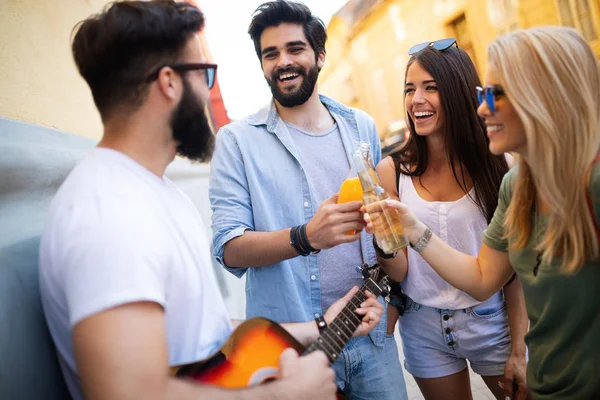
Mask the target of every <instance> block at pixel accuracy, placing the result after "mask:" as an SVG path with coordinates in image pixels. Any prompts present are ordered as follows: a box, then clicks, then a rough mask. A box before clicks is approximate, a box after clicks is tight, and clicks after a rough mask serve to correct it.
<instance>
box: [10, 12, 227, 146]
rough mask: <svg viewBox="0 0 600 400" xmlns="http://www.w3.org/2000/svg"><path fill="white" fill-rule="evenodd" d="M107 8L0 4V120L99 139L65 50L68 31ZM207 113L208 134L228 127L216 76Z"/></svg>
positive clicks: (87, 97)
mask: <svg viewBox="0 0 600 400" xmlns="http://www.w3.org/2000/svg"><path fill="white" fill-rule="evenodd" d="M108 3H109V1H108V0H69V1H34V0H28V1H20V0H19V1H16V0H0V54H1V58H0V117H4V118H9V119H12V120H16V121H20V122H24V123H32V124H36V125H41V126H45V127H50V128H54V129H57V130H59V131H63V132H69V133H74V134H76V135H80V136H85V137H89V138H93V139H100V137H101V136H102V122H101V121H100V116H99V115H98V111H97V110H96V108H95V106H94V102H93V100H92V96H91V94H90V91H89V88H88V86H87V84H86V83H85V81H84V80H83V79H82V78H81V77H80V76H79V73H78V72H77V68H76V67H75V63H74V61H73V56H72V54H71V46H70V44H71V37H72V29H73V27H74V26H75V25H76V24H77V23H78V22H79V21H81V20H83V19H85V18H87V17H89V16H90V15H92V14H94V13H97V12H99V11H100V10H102V9H103V7H105V6H106V4H108ZM198 3H201V2H198ZM199 5H200V6H201V4H199ZM200 36H201V43H202V46H203V48H204V51H205V54H208V57H209V59H210V51H209V50H208V44H207V43H206V40H205V39H204V37H203V35H200ZM208 111H209V113H210V115H211V117H212V118H211V120H212V122H213V125H214V128H219V127H220V126H222V125H224V124H226V123H228V122H229V118H228V117H227V112H226V110H225V106H224V104H223V99H222V97H221V93H220V90H219V86H218V73H217V82H216V83H215V86H214V87H213V89H212V91H211V104H210V105H209V106H208Z"/></svg>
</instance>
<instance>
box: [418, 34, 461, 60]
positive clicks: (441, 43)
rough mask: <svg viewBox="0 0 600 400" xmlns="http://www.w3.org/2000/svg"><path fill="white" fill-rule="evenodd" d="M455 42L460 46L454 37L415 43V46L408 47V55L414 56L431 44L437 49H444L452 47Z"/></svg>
mask: <svg viewBox="0 0 600 400" xmlns="http://www.w3.org/2000/svg"><path fill="white" fill-rule="evenodd" d="M454 44H455V45H456V47H457V48H458V43H457V42H456V39H454V38H448V39H440V40H436V41H435V42H423V43H419V44H415V45H414V46H413V47H411V48H410V49H408V55H409V56H412V55H413V54H416V53H418V52H420V51H422V50H424V49H425V48H427V47H429V46H431V47H433V48H434V49H436V50H439V51H442V50H446V49H448V48H450V47H452V45H454Z"/></svg>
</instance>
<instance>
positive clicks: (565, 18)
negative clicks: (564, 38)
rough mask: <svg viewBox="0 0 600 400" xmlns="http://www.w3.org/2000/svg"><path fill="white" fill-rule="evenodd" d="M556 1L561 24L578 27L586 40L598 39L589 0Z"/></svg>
mask: <svg viewBox="0 0 600 400" xmlns="http://www.w3.org/2000/svg"><path fill="white" fill-rule="evenodd" d="M557 3H558V4H557V5H558V13H559V15H560V22H561V23H562V24H563V25H565V26H572V27H574V28H576V29H578V30H579V31H580V32H581V34H582V35H583V37H584V38H585V40H587V41H588V42H593V41H595V40H597V39H598V25H597V22H596V21H595V20H594V13H593V6H592V4H591V1H590V0H557Z"/></svg>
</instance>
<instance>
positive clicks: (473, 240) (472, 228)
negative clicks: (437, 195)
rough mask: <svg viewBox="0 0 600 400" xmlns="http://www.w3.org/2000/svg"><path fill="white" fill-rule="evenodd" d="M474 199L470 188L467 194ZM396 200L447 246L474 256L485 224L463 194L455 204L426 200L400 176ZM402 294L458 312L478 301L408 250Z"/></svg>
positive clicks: (412, 251) (425, 303)
mask: <svg viewBox="0 0 600 400" xmlns="http://www.w3.org/2000/svg"><path fill="white" fill-rule="evenodd" d="M469 194H470V195H471V197H475V191H474V189H471V191H470V192H469ZM398 195H399V197H400V201H402V202H403V203H405V204H406V205H407V206H408V208H409V209H410V210H411V211H412V212H413V213H414V214H415V215H416V216H417V218H419V220H420V221H422V222H423V223H424V224H425V225H427V226H428V227H429V228H430V229H431V231H432V232H433V233H435V234H436V235H438V236H439V237H440V238H441V239H442V240H443V241H444V242H446V243H448V244H449V245H450V246H451V247H453V248H455V249H456V250H458V251H461V252H463V253H466V254H471V255H474V256H476V255H477V254H478V253H479V248H480V247H481V243H482V239H483V231H484V230H485V229H486V228H487V221H486V219H485V217H484V216H483V214H482V213H481V211H480V210H479V208H478V207H477V205H476V204H475V203H474V202H473V200H471V199H470V198H469V197H468V196H467V195H465V196H463V197H462V198H460V199H459V200H456V201H426V200H423V199H422V198H421V196H419V194H418V193H417V190H416V188H415V185H414V183H413V181H412V179H411V177H410V176H408V175H403V174H400V179H399V182H398ZM401 286H402V290H403V291H404V293H405V294H406V295H407V296H409V297H410V298H411V299H413V300H414V301H415V302H417V303H420V304H423V305H425V306H428V307H434V308H439V309H447V310H458V309H463V308H468V307H473V306H475V305H477V304H479V303H480V302H479V301H477V300H475V299H474V298H472V297H471V296H469V295H468V294H466V293H464V292H463V291H461V290H458V289H456V288H455V287H454V286H452V285H450V284H449V283H447V282H446V281H445V280H443V279H442V278H441V277H440V276H439V275H438V274H437V272H435V271H434V270H433V269H432V268H431V267H430V266H429V264H428V263H427V262H426V261H425V260H424V259H423V257H421V255H420V254H419V253H417V252H416V251H414V250H413V249H412V248H410V247H409V248H408V274H407V275H406V278H405V279H404V281H402V283H401Z"/></svg>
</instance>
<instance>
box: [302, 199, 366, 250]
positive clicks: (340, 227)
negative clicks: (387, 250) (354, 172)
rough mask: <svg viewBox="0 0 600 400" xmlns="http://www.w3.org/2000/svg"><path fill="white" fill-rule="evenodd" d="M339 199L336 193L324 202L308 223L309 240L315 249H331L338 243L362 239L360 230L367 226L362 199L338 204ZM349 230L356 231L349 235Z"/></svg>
mask: <svg viewBox="0 0 600 400" xmlns="http://www.w3.org/2000/svg"><path fill="white" fill-rule="evenodd" d="M337 201H338V194H337V193H336V194H334V195H333V196H331V197H330V198H329V199H327V200H325V201H324V202H322V203H321V204H320V205H319V208H318V209H317V212H316V213H315V215H314V216H313V217H312V219H311V220H310V221H309V222H308V224H307V225H306V235H307V237H308V241H309V243H310V245H311V246H312V247H313V248H315V249H319V250H320V249H330V248H332V247H334V246H337V245H338V244H341V243H349V242H354V241H355V240H358V239H360V232H361V231H362V230H363V228H364V227H365V224H364V219H363V213H362V212H361V211H360V208H361V207H362V201H350V202H347V203H342V204H337ZM348 231H355V233H353V234H350V235H347V234H346V232H348Z"/></svg>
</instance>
